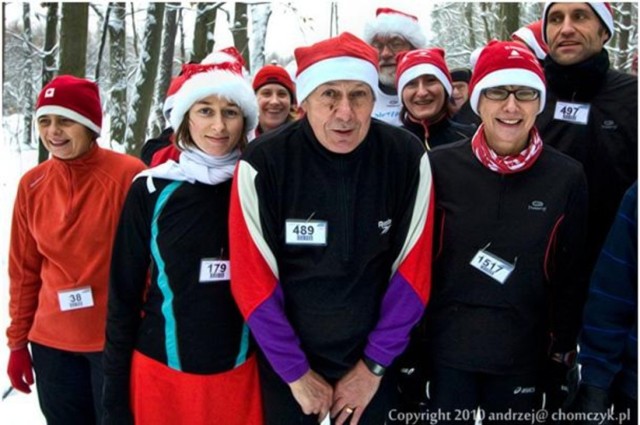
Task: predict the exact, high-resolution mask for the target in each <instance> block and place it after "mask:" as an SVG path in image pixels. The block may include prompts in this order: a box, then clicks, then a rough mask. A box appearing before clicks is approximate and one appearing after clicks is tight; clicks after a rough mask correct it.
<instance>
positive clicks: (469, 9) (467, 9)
mask: <svg viewBox="0 0 640 425" xmlns="http://www.w3.org/2000/svg"><path fill="white" fill-rule="evenodd" d="M464 17H465V19H466V21H467V25H468V27H469V46H470V47H471V50H473V49H475V48H476V47H477V45H476V32H475V30H474V25H473V3H466V4H465V6H464Z"/></svg>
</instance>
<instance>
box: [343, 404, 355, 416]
mask: <svg viewBox="0 0 640 425" xmlns="http://www.w3.org/2000/svg"><path fill="white" fill-rule="evenodd" d="M344 411H345V412H347V414H348V415H351V414H353V408H351V407H349V406H345V407H344Z"/></svg>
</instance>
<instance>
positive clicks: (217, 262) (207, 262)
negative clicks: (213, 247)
mask: <svg viewBox="0 0 640 425" xmlns="http://www.w3.org/2000/svg"><path fill="white" fill-rule="evenodd" d="M230 270H231V268H230V267H229V260H221V259H217V258H203V259H202V261H201V262H200V283H208V282H220V281H223V280H229V279H230V278H231V273H230Z"/></svg>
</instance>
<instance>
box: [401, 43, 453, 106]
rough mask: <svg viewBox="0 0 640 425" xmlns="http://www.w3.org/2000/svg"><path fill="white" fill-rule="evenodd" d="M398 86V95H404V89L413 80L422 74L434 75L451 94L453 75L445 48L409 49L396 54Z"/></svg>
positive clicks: (448, 93) (449, 94)
mask: <svg viewBox="0 0 640 425" xmlns="http://www.w3.org/2000/svg"><path fill="white" fill-rule="evenodd" d="M396 63H397V68H396V86H397V87H398V95H399V96H400V97H402V90H403V89H404V86H406V85H407V83H409V82H410V81H411V80H413V79H414V78H417V77H419V76H421V75H433V76H434V77H436V78H437V79H438V81H440V83H441V84H442V85H443V86H444V90H445V91H446V92H447V95H448V96H451V93H452V92H453V89H452V87H451V75H450V74H449V68H447V63H446V62H445V60H444V50H443V49H441V48H439V47H434V48H432V49H418V50H409V51H407V52H401V53H398V55H397V56H396Z"/></svg>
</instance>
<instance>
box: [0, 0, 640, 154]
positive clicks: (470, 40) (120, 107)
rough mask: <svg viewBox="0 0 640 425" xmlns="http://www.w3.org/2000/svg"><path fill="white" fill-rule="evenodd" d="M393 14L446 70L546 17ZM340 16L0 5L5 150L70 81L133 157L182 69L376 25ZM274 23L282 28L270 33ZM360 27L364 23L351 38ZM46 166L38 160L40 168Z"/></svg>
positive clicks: (630, 20)
mask: <svg viewBox="0 0 640 425" xmlns="http://www.w3.org/2000/svg"><path fill="white" fill-rule="evenodd" d="M309 3H310V2H309ZM367 3H381V2H371V1H370V2H367ZM392 3H393V4H392V5H391V4H390V3H388V4H383V3H381V4H379V5H378V6H389V5H391V6H392V7H396V8H398V9H400V10H403V11H406V12H408V13H413V14H415V15H418V16H419V17H420V22H421V25H422V26H423V28H424V29H425V32H426V33H427V35H428V37H429V45H430V46H440V47H443V48H445V50H446V52H447V62H448V64H449V66H450V67H451V68H453V67H459V66H467V65H468V62H469V54H470V53H471V52H472V51H473V50H474V49H475V48H476V47H479V46H481V45H484V44H485V43H486V42H487V41H488V40H490V39H492V38H498V39H502V40H506V39H508V38H509V34H511V33H512V32H513V31H515V30H516V29H518V28H519V27H520V26H522V25H526V24H528V23H530V22H533V21H535V20H537V19H539V18H540V16H541V12H542V7H543V3H538V2H523V3H514V2H502V3H486V2H443V3H431V2H429V3H427V2H411V3H409V4H410V6H409V4H407V5H405V7H404V8H402V7H401V5H399V4H397V3H398V2H397V1H395V2H392ZM420 3H422V4H420ZM369 6H373V5H369ZM612 6H613V9H614V17H615V29H616V32H615V35H614V36H613V39H612V40H611V41H610V42H609V43H608V44H607V48H608V49H609V52H610V57H611V62H612V66H614V67H615V68H618V69H621V70H623V71H628V70H629V69H630V66H631V59H632V56H633V52H635V51H636V49H637V21H638V12H637V3H636V2H633V3H632V2H624V3H621V2H617V3H615V2H614V3H612ZM348 8H351V9H353V3H352V2H348V1H346V0H345V1H344V2H342V1H338V2H329V1H315V2H313V7H309V5H308V2H210V3H190V2H181V3H178V2H168V3H142V2H136V3H133V2H130V3H113V2H109V3H105V2H101V3H69V2H61V3H39V4H37V3H21V2H8V3H7V2H2V26H3V31H2V33H3V35H4V37H3V43H2V44H3V68H2V81H3V86H2V101H3V104H2V107H3V114H4V117H5V118H7V117H8V116H11V115H14V114H19V115H20V117H21V118H20V119H12V120H7V119H4V120H3V135H4V141H5V143H7V142H8V143H10V144H12V145H13V146H14V147H15V148H16V149H30V148H31V149H36V148H37V147H38V146H37V139H36V138H35V137H34V136H33V135H32V131H33V127H32V114H33V107H34V102H35V99H36V97H37V94H38V92H39V90H40V88H41V87H42V86H43V85H44V84H46V82H48V81H49V80H50V79H51V78H53V77H54V76H55V75H58V74H66V73H68V74H74V75H77V76H84V77H87V78H89V79H92V80H95V81H97V82H98V83H99V85H100V88H101V91H102V101H103V106H104V110H105V112H106V117H105V118H106V123H105V125H104V127H105V129H106V131H105V132H103V134H102V142H103V144H106V145H110V146H112V147H113V148H114V149H117V150H119V151H126V152H128V153H132V154H134V155H135V154H138V153H139V151H140V149H141V146H142V144H143V143H144V141H145V140H146V139H148V138H150V137H154V136H156V135H158V134H159V133H160V132H161V130H162V129H163V128H164V126H165V122H164V118H163V116H162V101H163V100H164V95H165V93H166V90H167V88H168V85H169V82H170V79H171V77H172V76H173V75H176V74H177V73H178V72H179V70H180V67H181V65H182V64H183V63H186V62H189V61H196V62H199V61H200V60H201V59H202V58H204V57H205V56H206V55H207V54H208V53H209V52H211V51H212V50H213V49H214V48H216V49H219V48H224V47H227V46H229V45H232V44H233V45H235V46H236V47H237V48H238V49H239V50H240V51H241V52H242V54H243V55H244V57H245V60H246V62H247V64H248V66H247V68H248V69H249V71H250V74H251V75H253V74H254V73H255V72H256V71H257V70H258V69H259V68H260V67H261V66H262V65H264V64H265V63H269V62H277V63H279V64H281V65H283V66H287V65H289V67H288V69H292V68H294V67H295V64H291V62H292V61H293V48H295V47H296V46H297V45H308V44H311V43H313V42H315V41H318V40H319V39H322V38H326V37H329V36H333V35H336V34H338V33H339V32H342V31H344V30H350V31H352V32H355V33H356V34H357V35H360V34H361V31H362V28H363V23H364V21H365V20H366V19H370V18H373V17H374V16H375V15H374V13H375V7H369V8H367V7H362V6H360V10H361V13H360V14H359V16H357V17H354V15H353V12H350V9H348ZM428 9H430V12H428V16H427V18H426V19H425V16H424V13H425V10H428ZM369 10H370V12H369V13H367V14H366V16H365V14H364V12H365V11H369ZM347 12H350V13H347ZM275 15H279V16H283V15H286V16H287V17H288V19H289V20H288V21H282V20H280V21H279V23H278V22H274V19H272V17H274V16H275ZM320 16H324V17H326V16H328V19H326V18H325V19H320V18H319V17H320ZM345 16H346V18H344V17H345ZM356 19H357V20H359V21H362V22H361V25H360V26H359V27H358V26H356V28H358V30H356V31H354V30H353V28H354V25H353V21H354V20H356ZM282 22H286V24H285V25H283V24H282ZM225 32H226V37H225ZM272 33H279V34H280V35H282V34H284V37H285V39H287V40H288V41H289V43H288V46H287V45H286V44H287V43H283V42H279V43H276V44H277V45H275V46H273V44H274V43H271V44H272V46H271V47H269V46H267V45H266V43H265V42H266V41H267V39H268V37H269V36H270V35H271V34H272ZM281 40H282V37H281ZM292 40H296V41H297V42H294V43H293V44H292V43H291V41H292ZM18 64H19V66H16V65H18ZM105 141H106V143H105ZM41 149H42V148H41ZM46 156H47V154H46V152H44V151H42V152H40V156H39V160H44V159H46Z"/></svg>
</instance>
